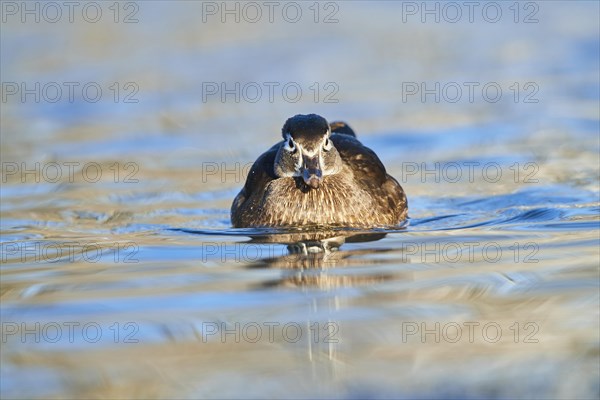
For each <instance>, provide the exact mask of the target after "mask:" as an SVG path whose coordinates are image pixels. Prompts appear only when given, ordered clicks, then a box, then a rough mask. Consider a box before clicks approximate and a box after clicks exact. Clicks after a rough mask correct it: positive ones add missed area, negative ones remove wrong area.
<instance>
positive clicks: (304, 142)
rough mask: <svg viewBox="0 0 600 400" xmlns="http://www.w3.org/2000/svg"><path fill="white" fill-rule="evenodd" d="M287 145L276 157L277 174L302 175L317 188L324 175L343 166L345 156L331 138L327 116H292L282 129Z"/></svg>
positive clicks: (310, 185) (283, 175)
mask: <svg viewBox="0 0 600 400" xmlns="http://www.w3.org/2000/svg"><path fill="white" fill-rule="evenodd" d="M281 134H282V136H283V139H284V142H283V145H282V146H281V147H280V148H279V151H278V152H277V156H276V157H275V174H276V175H277V176H278V177H280V178H283V177H301V178H302V179H303V180H304V183H306V184H307V185H308V186H309V187H311V188H313V189H317V188H318V187H319V186H320V185H321V183H322V181H323V177H325V176H327V175H333V174H336V173H338V172H339V171H340V170H341V166H342V164H341V163H342V160H341V158H340V155H339V153H338V151H337V150H336V148H335V146H334V145H333V142H332V141H331V140H330V138H329V137H330V136H331V128H330V127H329V123H328V122H327V120H326V119H325V118H323V117H321V116H319V115H316V114H308V115H302V114H298V115H295V116H293V117H292V118H290V119H288V120H287V121H286V122H285V124H284V125H283V128H282V129H281Z"/></svg>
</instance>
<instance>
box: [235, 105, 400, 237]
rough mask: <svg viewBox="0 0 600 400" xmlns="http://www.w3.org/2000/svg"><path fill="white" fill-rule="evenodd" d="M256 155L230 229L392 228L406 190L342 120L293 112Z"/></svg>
mask: <svg viewBox="0 0 600 400" xmlns="http://www.w3.org/2000/svg"><path fill="white" fill-rule="evenodd" d="M282 136H283V137H284V140H283V141H281V142H279V143H277V144H276V145H274V146H273V147H271V148H270V149H269V150H268V151H267V152H265V153H264V154H262V155H261V156H260V157H259V158H258V159H257V160H256V162H255V163H254V165H253V166H252V169H251V170H250V172H249V174H248V178H247V180H246V184H245V185H244V187H243V189H242V190H241V191H240V193H239V194H238V195H237V196H236V198H235V200H234V201H233V204H232V206H231V222H232V224H233V226H234V227H305V226H346V227H378V226H380V227H383V226H393V225H396V224H398V223H400V222H402V221H404V220H405V219H406V216H407V213H408V207H407V200H406V195H405V194H404V190H403V189H402V187H401V186H400V184H399V183H398V182H397V181H396V180H395V179H394V178H393V177H391V176H390V175H388V174H387V173H386V171H385V167H384V166H383V164H382V163H381V161H380V160H379V158H378V157H377V155H376V154H375V153H374V152H373V151H372V150H371V149H369V148H367V147H365V146H363V145H362V144H361V143H360V142H359V141H358V139H356V135H355V134H354V131H353V130H352V129H351V128H350V127H349V126H348V125H347V124H345V123H343V122H333V123H332V124H328V123H327V121H326V120H325V119H324V118H323V117H320V116H318V115H315V114H309V115H296V116H294V117H292V118H290V119H288V120H287V121H286V123H285V125H284V127H283V129H282Z"/></svg>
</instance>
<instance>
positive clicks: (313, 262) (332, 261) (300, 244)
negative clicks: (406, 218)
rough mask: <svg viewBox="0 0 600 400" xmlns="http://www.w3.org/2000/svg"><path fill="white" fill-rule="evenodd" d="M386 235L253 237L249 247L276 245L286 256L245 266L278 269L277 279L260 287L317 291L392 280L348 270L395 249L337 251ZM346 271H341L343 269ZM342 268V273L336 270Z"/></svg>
mask: <svg viewBox="0 0 600 400" xmlns="http://www.w3.org/2000/svg"><path fill="white" fill-rule="evenodd" d="M385 236H386V233H382V232H372V231H371V232H359V231H348V230H345V231H344V230H320V231H310V232H308V231H306V232H286V233H277V234H264V235H259V236H253V239H252V241H251V243H262V244H267V243H280V244H285V245H287V254H280V255H279V256H276V257H267V258H263V259H261V260H258V261H256V262H254V263H252V264H250V265H249V266H248V268H250V269H263V268H265V269H271V268H275V269H281V270H283V274H282V275H281V277H280V278H278V279H276V280H272V281H268V282H265V283H264V284H263V285H262V286H266V287H271V286H313V287H320V288H333V287H351V286H357V285H364V284H372V283H379V282H383V281H386V280H388V279H393V275H392V274H389V273H385V274H382V273H381V272H377V273H365V272H364V271H360V272H359V273H357V272H356V271H357V270H354V269H353V268H352V267H364V266H365V264H369V263H377V261H371V262H368V261H367V260H365V259H364V258H363V257H361V256H363V255H368V254H373V253H393V252H395V251H396V249H393V248H385V247H380V248H378V249H368V248H365V249H360V248H359V249H353V250H341V249H340V247H341V246H342V245H343V244H344V243H360V242H373V241H378V240H380V239H383V238H384V237H385ZM346 267H349V269H346V270H344V268H346ZM340 268H342V269H340Z"/></svg>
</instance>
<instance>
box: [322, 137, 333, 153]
mask: <svg viewBox="0 0 600 400" xmlns="http://www.w3.org/2000/svg"><path fill="white" fill-rule="evenodd" d="M323 150H325V151H329V150H331V140H329V138H326V139H325V142H324V143H323Z"/></svg>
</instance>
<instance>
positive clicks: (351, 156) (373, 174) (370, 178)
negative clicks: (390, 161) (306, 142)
mask: <svg viewBox="0 0 600 400" xmlns="http://www.w3.org/2000/svg"><path fill="white" fill-rule="evenodd" d="M352 133H354V132H352ZM331 141H333V145H334V146H335V148H336V149H337V151H338V153H340V156H341V157H342V161H343V162H344V164H346V165H347V166H349V167H350V168H351V169H352V171H353V172H354V176H355V177H356V178H357V179H359V180H361V181H364V182H365V183H366V184H368V186H371V185H373V184H375V185H377V186H381V185H382V184H383V183H384V182H385V181H386V179H387V176H388V175H387V173H386V171H385V167H384V166H383V164H382V162H381V160H379V157H377V154H375V152H374V151H373V150H371V149H369V148H368V147H366V146H364V145H363V144H362V143H361V142H359V141H358V139H356V137H354V136H350V135H348V134H346V133H341V134H340V133H335V134H332V135H331Z"/></svg>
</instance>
